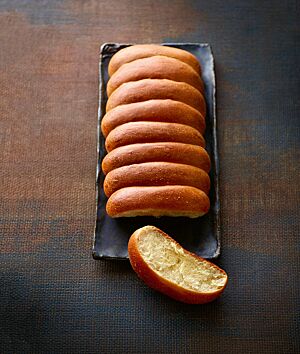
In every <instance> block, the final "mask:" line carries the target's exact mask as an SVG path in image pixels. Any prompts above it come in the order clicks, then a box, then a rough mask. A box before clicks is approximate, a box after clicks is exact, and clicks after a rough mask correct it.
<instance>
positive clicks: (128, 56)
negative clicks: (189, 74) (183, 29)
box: [108, 44, 200, 76]
mask: <svg viewBox="0 0 300 354" xmlns="http://www.w3.org/2000/svg"><path fill="white" fill-rule="evenodd" d="M155 55H163V56H167V57H170V58H175V59H178V60H181V61H182V62H184V63H186V64H188V65H190V66H191V67H192V68H193V69H194V70H195V71H196V72H197V73H200V64H199V62H198V60H197V58H196V57H195V56H194V55H193V54H191V53H189V52H187V51H185V50H182V49H178V48H172V47H168V46H162V45H157V44H139V45H133V46H130V47H126V48H124V49H121V50H119V51H118V52H117V53H116V54H115V55H114V56H113V57H112V58H111V60H110V62H109V65H108V72H109V75H110V76H112V75H113V74H114V72H116V71H117V70H118V69H119V68H120V67H121V66H122V65H123V64H125V63H129V62H131V61H133V60H137V59H141V58H148V57H152V56H155Z"/></svg>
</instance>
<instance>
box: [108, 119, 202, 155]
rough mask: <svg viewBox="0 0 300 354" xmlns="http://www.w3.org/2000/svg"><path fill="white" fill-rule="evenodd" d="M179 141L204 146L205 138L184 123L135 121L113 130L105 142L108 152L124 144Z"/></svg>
mask: <svg viewBox="0 0 300 354" xmlns="http://www.w3.org/2000/svg"><path fill="white" fill-rule="evenodd" d="M165 141H170V142H179V143H185V144H192V145H198V146H202V147H204V145H205V140H204V138H203V136H202V135H201V134H200V133H199V132H198V130H196V129H194V128H192V127H189V126H187V125H183V124H176V123H161V122H159V123H158V122H134V123H126V124H123V125H120V126H119V127H117V128H115V129H114V130H112V131H111V132H110V133H109V134H108V136H107V138H106V142H105V147H106V150H107V151H108V152H110V151H112V150H114V149H116V148H118V147H120V146H124V145H130V144H137V143H155V142H165Z"/></svg>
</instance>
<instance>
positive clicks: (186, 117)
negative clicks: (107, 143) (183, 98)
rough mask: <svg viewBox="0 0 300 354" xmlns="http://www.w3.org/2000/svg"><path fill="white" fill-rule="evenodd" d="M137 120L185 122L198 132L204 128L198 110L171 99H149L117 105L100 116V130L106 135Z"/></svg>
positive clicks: (203, 121)
mask: <svg viewBox="0 0 300 354" xmlns="http://www.w3.org/2000/svg"><path fill="white" fill-rule="evenodd" d="M138 121H151V122H168V123H179V124H185V125H189V126H191V127H193V128H195V129H197V130H199V132H200V133H203V132H204V130H205V118H204V116H202V115H201V114H200V112H199V111H197V110H196V109H195V108H193V107H191V106H189V105H187V104H185V103H182V102H179V101H173V100H149V101H144V102H136V103H130V104H124V105H121V106H117V107H115V108H113V109H111V110H110V111H109V112H107V113H106V114H105V116H104V117H103V118H102V121H101V130H102V133H103V135H104V136H105V137H106V136H107V135H108V133H109V132H110V131H111V130H113V129H114V128H116V127H117V126H119V125H121V124H124V123H129V122H138Z"/></svg>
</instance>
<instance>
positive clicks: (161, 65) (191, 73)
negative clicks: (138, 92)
mask: <svg viewBox="0 0 300 354" xmlns="http://www.w3.org/2000/svg"><path fill="white" fill-rule="evenodd" d="M142 79H168V80H173V81H178V82H186V83H187V84H189V85H191V86H193V87H195V88H196V89H197V90H198V91H200V92H201V93H203V92H204V86H203V81H202V80H201V78H200V76H199V74H197V73H196V72H195V70H194V69H192V68H191V67H190V66H189V65H188V64H186V63H184V62H182V61H180V60H177V59H174V58H168V57H164V56H154V57H150V58H144V59H137V60H135V61H132V62H130V63H127V64H124V65H122V66H121V67H120V68H119V69H118V70H117V71H116V72H115V73H114V74H113V75H112V76H111V78H110V79H109V81H108V83H107V96H108V97H109V96H110V95H111V94H112V93H113V92H114V91H115V90H116V89H117V88H118V87H120V86H121V85H122V84H124V83H125V82H130V81H138V80H142Z"/></svg>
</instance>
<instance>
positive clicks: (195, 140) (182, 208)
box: [101, 45, 210, 217]
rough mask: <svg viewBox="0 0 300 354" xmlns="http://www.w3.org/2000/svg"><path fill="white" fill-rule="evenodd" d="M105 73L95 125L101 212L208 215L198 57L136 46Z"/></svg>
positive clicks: (163, 48) (203, 106) (116, 57)
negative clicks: (101, 112)
mask: <svg viewBox="0 0 300 354" xmlns="http://www.w3.org/2000/svg"><path fill="white" fill-rule="evenodd" d="M108 69H109V75H110V79H109V81H108V84H107V96H108V100H107V105H106V114H105V116H104V117H103V119H102V122H101V130H102V133H103V135H104V136H105V137H106V141H105V147H106V150H107V152H108V154H107V155H106V156H105V158H104V160H103V162H102V170H103V172H104V174H106V177H105V180H104V192H105V194H106V195H107V197H108V201H107V205H106V210H107V213H108V215H110V216H111V217H129V216H140V215H152V216H188V217H199V216H202V215H204V214H205V213H207V212H208V210H209V206H210V203H209V198H208V192H209V188H210V180H209V176H208V172H209V169H210V159H209V156H208V154H207V152H206V151H205V149H204V148H205V140H204V138H203V133H204V131H205V114H206V104H205V99H204V85H203V81H202V79H201V69H200V65H199V63H198V61H197V59H196V58H195V57H194V56H193V55H192V54H191V53H189V52H186V51H184V50H181V49H177V48H171V47H166V46H159V45H135V46H130V47H127V48H125V49H122V50H120V51H119V52H117V53H116V54H115V55H114V56H113V57H112V59H111V60H110V63H109V68H108Z"/></svg>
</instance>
